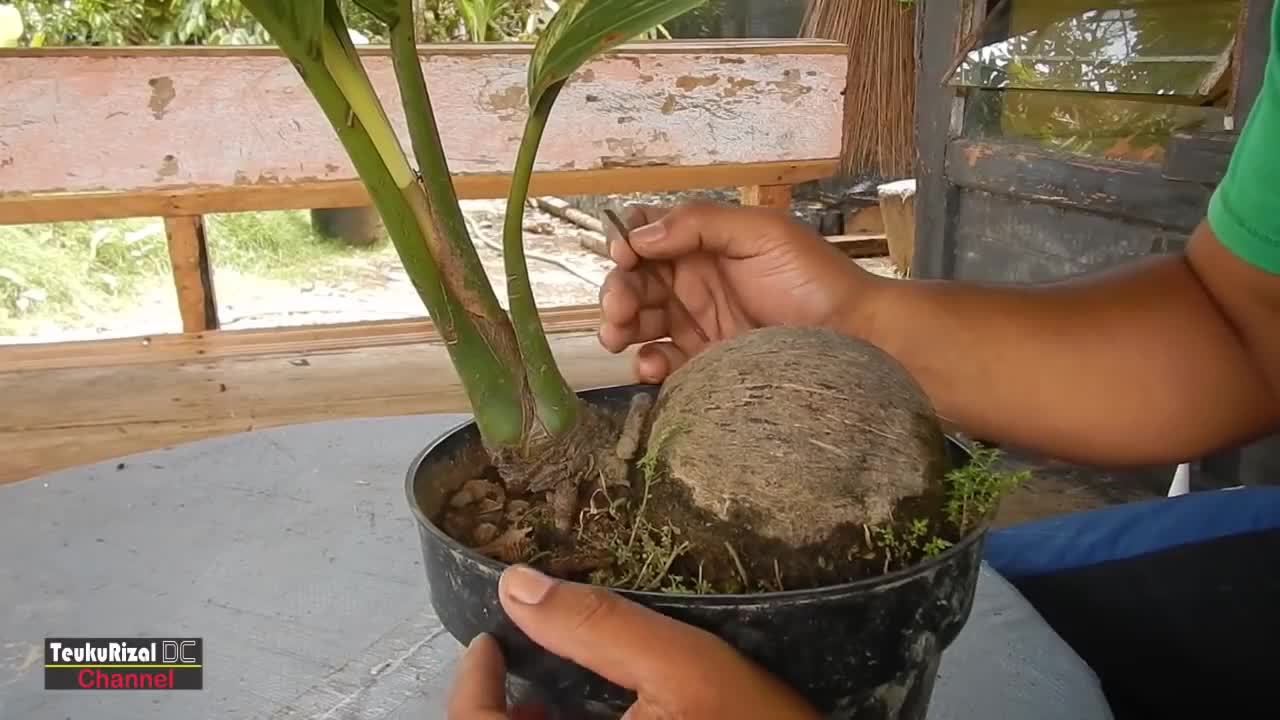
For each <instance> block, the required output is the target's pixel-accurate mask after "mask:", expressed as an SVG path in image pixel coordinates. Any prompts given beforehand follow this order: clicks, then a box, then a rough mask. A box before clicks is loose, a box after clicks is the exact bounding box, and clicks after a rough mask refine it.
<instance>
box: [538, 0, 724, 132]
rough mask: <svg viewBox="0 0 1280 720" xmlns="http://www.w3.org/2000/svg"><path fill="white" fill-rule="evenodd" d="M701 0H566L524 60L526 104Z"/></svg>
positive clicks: (692, 7) (690, 8)
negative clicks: (526, 66) (527, 73)
mask: <svg viewBox="0 0 1280 720" xmlns="http://www.w3.org/2000/svg"><path fill="white" fill-rule="evenodd" d="M705 3H706V0H567V2H565V3H563V4H561V6H560V11H559V12H557V13H556V14H555V17H553V18H552V19H551V22H549V23H547V27H546V28H544V29H543V31H542V35H541V36H539V38H538V43H537V45H536V46H535V48H534V50H533V57H532V58H530V61H529V105H530V106H531V107H537V106H538V101H539V100H540V99H541V98H542V95H543V94H544V93H546V92H547V90H548V89H550V88H551V87H552V86H553V85H556V84H557V83H560V82H563V81H564V80H567V79H568V78H569V76H570V75H572V74H573V73H574V72H576V71H577V69H578V68H579V67H581V66H582V65H583V63H586V62H587V61H588V60H590V59H591V58H593V57H595V56H596V55H599V54H600V53H602V52H605V51H608V50H611V49H613V48H615V47H617V46H618V45H621V44H622V43H624V42H627V41H628V40H631V39H633V38H637V37H640V36H642V35H644V34H646V33H648V32H650V31H651V30H654V29H655V28H657V27H658V26H660V25H662V24H663V23H665V22H667V21H669V20H673V19H675V18H677V17H679V16H680V15H683V14H685V13H686V12H688V11H690V10H693V9H694V8H696V7H700V6H702V5H703V4H705Z"/></svg>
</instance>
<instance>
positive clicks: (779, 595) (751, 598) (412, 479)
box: [405, 385, 988, 606]
mask: <svg viewBox="0 0 1280 720" xmlns="http://www.w3.org/2000/svg"><path fill="white" fill-rule="evenodd" d="M614 387H617V388H624V387H628V386H626V385H619V386H609V387H607V388H591V389H611V388H614ZM588 391H589V390H588ZM579 392H587V391H579ZM474 425H475V418H474V416H473V417H472V418H471V419H469V420H464V421H462V422H460V423H458V424H456V425H454V426H453V427H451V428H449V430H447V431H445V432H444V433H442V434H441V435H440V436H439V437H438V438H436V439H435V440H434V441H432V442H431V443H430V444H429V445H427V446H426V447H425V448H423V449H422V450H421V451H420V452H418V454H417V455H416V456H415V457H414V459H413V462H411V463H410V464H409V470H408V472H407V473H406V475H405V495H406V497H407V499H408V501H409V510H410V512H412V513H413V518H414V521H416V522H417V523H418V525H419V526H420V527H422V528H425V529H426V531H427V532H429V533H430V534H431V535H432V536H434V537H435V538H436V539H437V540H438V541H441V542H443V543H444V545H445V546H446V547H448V548H449V549H450V550H451V551H453V552H455V553H460V554H461V555H463V556H464V557H466V558H467V560H469V561H471V562H473V563H476V564H477V565H481V566H484V567H486V568H488V569H490V570H493V571H494V572H495V573H498V574H501V573H502V572H504V571H505V570H506V569H507V568H510V567H512V566H511V565H509V564H506V563H502V562H498V561H497V560H494V559H493V558H490V557H488V556H485V555H481V554H480V553H478V552H476V551H475V550H473V549H472V548H470V547H467V546H466V545H464V544H462V543H460V542H458V541H457V540H455V539H454V538H452V537H451V536H450V535H449V534H448V533H446V532H445V531H444V530H443V529H442V528H440V527H438V526H437V525H436V524H435V523H434V522H432V521H431V519H430V518H428V517H427V515H426V513H425V512H424V511H423V509H422V506H421V505H419V503H418V497H417V493H415V492H414V486H415V485H416V481H417V477H418V471H419V470H420V469H421V468H422V465H423V463H424V462H426V460H427V458H428V456H430V455H431V453H432V451H434V450H435V449H436V448H437V447H439V446H440V445H441V444H442V443H444V442H445V441H447V440H449V439H450V438H452V437H453V436H454V435H456V434H457V433H459V432H462V431H463V430H466V429H468V428H469V427H471V426H474ZM943 437H944V439H945V440H946V441H947V442H948V443H951V444H953V445H955V446H956V447H958V448H959V449H960V450H962V451H963V452H964V453H965V454H966V455H971V454H972V453H971V451H970V450H969V448H968V447H966V446H965V445H964V443H961V442H960V441H959V440H958V439H956V438H954V437H952V436H951V435H946V434H944V435H943ZM987 525H988V524H987V523H986V522H984V523H982V524H980V525H979V526H978V527H977V528H976V529H975V530H973V531H971V532H970V533H969V534H968V535H966V536H964V537H963V538H961V539H960V540H958V541H956V542H955V543H953V544H952V545H951V547H949V548H947V549H946V550H944V551H942V552H940V553H938V554H937V555H935V556H934V557H932V558H929V559H928V560H925V561H923V562H919V563H916V564H915V565H912V566H910V567H906V568H902V569H899V570H894V571H893V572H890V573H885V574H883V575H876V576H874V577H869V578H862V579H860V580H854V581H852V582H847V583H840V584H838V585H824V586H822V587H816V588H808V589H800V590H783V591H781V592H768V593H732V594H731V593H717V594H708V595H695V594H683V595H682V594H673V593H663V592H653V591H648V590H627V589H624V588H615V587H609V586H603V585H602V586H600V587H604V588H605V589H607V590H610V591H611V592H615V593H618V594H619V595H621V596H623V597H625V598H628V599H631V600H636V601H641V602H643V603H644V604H648V605H654V604H669V603H672V602H679V603H680V604H685V605H688V604H695V605H712V606H714V605H733V606H741V605H760V604H763V603H767V602H772V601H786V600H793V601H794V600H815V599H820V598H823V597H826V596H828V595H844V594H848V593H850V592H856V591H859V590H872V589H884V588H885V586H889V585H896V584H898V583H901V582H906V581H908V580H910V579H912V578H914V577H916V576H918V575H922V574H924V573H925V572H927V571H928V570H930V569H932V568H934V567H936V566H939V565H944V564H946V563H947V562H950V560H951V559H952V558H953V557H955V556H958V555H960V554H961V553H963V552H964V551H965V549H966V548H967V547H968V546H970V545H972V544H973V543H975V542H977V541H978V540H979V539H981V538H982V537H983V535H985V534H986V532H987V529H988V527H987ZM557 580H563V578H557ZM565 582H570V581H565Z"/></svg>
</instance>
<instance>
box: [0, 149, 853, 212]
mask: <svg viewBox="0 0 1280 720" xmlns="http://www.w3.org/2000/svg"><path fill="white" fill-rule="evenodd" d="M839 163H840V161H839V159H838V158H835V157H831V158H826V159H817V160H796V161H787V162H752V163H745V164H741V165H703V166H680V167H677V166H667V167H664V166H655V167H636V168H614V169H609V170H570V171H563V172H542V173H535V174H534V176H533V178H532V180H531V186H530V192H531V193H534V194H538V195H561V196H563V195H591V194H596V193H620V192H658V191H671V190H698V189H705V188H722V187H736V186H737V185H738V184H739V183H741V182H744V181H745V182H750V183H759V184H761V185H792V184H799V183H803V182H808V181H809V180H819V179H822V178H826V177H830V176H831V175H833V174H834V173H835V172H836V170H837V169H838V167H839ZM0 175H3V170H0ZM509 185H510V178H509V176H507V175H503V174H499V173H495V174H491V175H483V174H481V175H459V176H455V177H454V186H455V187H456V188H457V191H458V196H459V197H461V198H463V199H488V198H502V197H506V193H507V187H508V186H509ZM370 202H371V201H370V199H369V193H368V192H367V191H366V190H365V188H364V185H363V184H362V183H361V182H360V181H359V180H333V181H316V182H311V181H306V182H297V183H288V184H282V185H274V186H273V185H249V186H231V187H188V188H166V189H140V190H128V191H107V192H93V193H52V194H39V195H5V194H4V192H3V191H0V225H6V224H19V223H50V222H62V221H65V220H105V219H112V218H129V217H165V216H169V215H209V214H213V213H227V212H249V211H261V210H307V209H310V208H317V207H320V208H325V207H359V206H364V205H368V204H369V203H370Z"/></svg>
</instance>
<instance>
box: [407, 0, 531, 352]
mask: <svg viewBox="0 0 1280 720" xmlns="http://www.w3.org/2000/svg"><path fill="white" fill-rule="evenodd" d="M400 4H401V13H402V14H401V18H402V19H400V20H398V21H397V22H396V23H395V24H394V25H392V26H391V27H390V31H391V57H392V63H393V66H394V68H395V74H396V81H397V83H398V86H399V89H400V99H401V103H402V104H403V106H404V113H405V120H406V122H407V123H408V126H409V139H410V142H411V143H412V145H413V153H414V157H415V158H417V161H418V168H419V170H420V172H421V178H422V186H423V189H424V190H425V191H426V193H427V199H428V201H429V206H430V209H431V214H432V216H433V217H435V218H436V219H437V221H438V222H439V224H440V230H441V234H442V235H443V236H444V239H445V240H446V241H447V242H448V244H449V248H450V251H451V252H450V254H451V255H452V256H453V258H454V260H455V261H456V262H457V263H458V264H459V265H460V266H461V273H462V283H463V287H462V288H461V290H462V291H463V292H464V293H465V295H464V297H463V301H464V303H465V302H466V301H467V299H468V297H470V298H473V299H474V301H475V305H476V307H474V308H473V311H478V312H479V313H480V314H481V315H482V316H483V317H484V318H485V320H486V322H490V323H494V324H495V325H496V326H502V325H509V324H510V320H509V319H508V318H507V314H506V313H505V312H503V310H502V306H501V305H500V304H499V303H498V296H497V295H495V294H494V292H493V286H492V285H490V284H489V278H488V276H487V275H485V270H484V265H483V264H482V263H481V262H480V256H479V254H477V253H476V249H475V245H474V244H473V243H472V242H471V237H470V234H469V233H468V232H467V221H466V219H465V218H464V217H463V215H462V206H461V205H459V204H458V194H457V191H456V189H455V188H454V186H453V175H452V173H450V172H449V162H448V159H447V157H446V156H445V151H444V143H443V141H442V140H441V138H440V128H439V126H437V124H436V116H435V111H434V109H433V108H432V106H431V94H430V92H429V91H428V90H427V81H426V77H425V76H424V75H423V72H422V61H421V59H420V58H419V56H418V48H417V44H416V41H415V35H414V30H413V24H412V17H413V14H412V9H413V8H412V4H413V3H412V0H400ZM441 264H442V265H443V264H444V263H441ZM512 352H513V353H515V352H516V350H515V348H514V347H513V348H512ZM507 359H508V360H510V361H512V362H519V356H518V355H514V354H513V355H512V357H510V358H507Z"/></svg>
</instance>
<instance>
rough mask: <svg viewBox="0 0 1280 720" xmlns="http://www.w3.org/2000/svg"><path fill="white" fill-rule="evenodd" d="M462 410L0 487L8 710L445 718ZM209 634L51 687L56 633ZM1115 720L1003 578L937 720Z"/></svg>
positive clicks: (127, 718)
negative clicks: (445, 463) (408, 487)
mask: <svg viewBox="0 0 1280 720" xmlns="http://www.w3.org/2000/svg"><path fill="white" fill-rule="evenodd" d="M465 419H466V418H465V416H455V415H449V416H442V415H436V416H418V417H399V418H385V419H372V420H343V421H335V422H328V423H318V424H310V425H301V426H295V427H289V428H278V429H273V430H266V431H257V432H253V433H247V434H241V435H234V436H229V437H225V438H219V439H215V440H208V441H202V442H198V443H193V444H189V445H184V446H181V447H177V448H172V449H166V450H160V451H155V452H148V453H143V454H139V455H134V456H130V457H125V458H120V459H118V460H113V461H109V462H104V463H98V464H94V465H89V466H84V467H80V468H75V469H72V470H67V471H63V472H58V473H54V474H51V475H48V476H45V477H42V478H37V479H33V480H28V481H26V482H21V483H16V484H13V485H8V486H4V487H0V718H3V719H4V720H9V719H10V718H12V719H14V720H19V719H21V720H46V719H47V720H151V719H155V720H161V719H163V720H174V719H179V718H180V719H182V720H189V719H190V720H194V719H198V718H234V719H236V720H241V719H243V720H259V719H266V718H270V719H272V720H285V719H290V720H292V719H294V718H324V719H325V720H408V719H410V718H412V719H413V720H440V719H442V718H443V717H444V710H443V699H444V696H445V694H446V692H447V689H448V685H449V683H450V681H451V679H452V670H453V665H454V661H455V660H456V658H457V656H458V652H459V650H460V646H459V645H458V643H457V642H456V641H455V640H454V639H453V638H452V637H451V636H450V635H448V634H447V633H446V632H445V631H444V629H443V628H442V627H441V626H440V623H439V621H438V620H437V618H436V616H435V614H434V612H433V611H432V609H431V605H430V603H429V602H428V598H427V583H426V577H425V574H424V572H423V569H422V560H421V550H420V548H419V546H418V541H417V532H416V530H415V528H414V525H413V521H412V519H411V517H410V515H409V510H408V505H407V502H406V500H405V497H404V475H405V471H406V469H407V466H408V464H409V462H410V461H411V459H412V458H413V457H414V455H416V454H417V453H418V452H419V451H420V450H421V449H422V448H423V447H424V446H425V445H426V444H427V443H429V442H430V441H431V440H432V439H433V438H435V437H437V436H439V435H440V434H441V433H442V432H444V431H445V430H447V429H449V428H450V427H453V426H455V425H457V424H458V423H459V422H461V421H463V420H465ZM56 636H70V637H134V636H151V637H157V636H161V637H166V636H167V637H201V638H203V639H204V689H203V690H201V691H169V692H163V691H149V692H119V691H116V692H110V691H92V692H91V691H46V690H44V685H43V665H44V656H43V640H44V638H45V637H56ZM990 717H1002V718H1012V719H1016V718H1022V717H1026V718H1037V720H1041V719H1048V720H1052V719H1053V718H1063V719H1064V720H1065V719H1066V718H1079V719H1085V720H1091V719H1092V718H1099V719H1101V720H1106V719H1107V718H1109V717H1110V715H1109V714H1108V713H1107V712H1106V710H1105V704H1104V703H1102V700H1101V694H1100V692H1099V691H1098V689H1097V684H1096V681H1095V680H1094V678H1093V676H1092V674H1091V673H1089V672H1088V669H1087V668H1085V667H1083V665H1082V664H1081V663H1080V662H1079V661H1078V659H1076V658H1075V656H1074V655H1072V654H1071V653H1070V651H1069V650H1068V649H1066V648H1065V646H1064V645H1062V643H1061V641H1060V640H1059V639H1057V637H1056V635H1054V634H1053V633H1052V631H1051V630H1049V629H1048V628H1047V627H1046V626H1044V624H1043V622H1041V621H1040V620H1039V617H1038V616H1037V615H1036V614H1035V612H1034V610H1032V609H1030V607H1029V606H1027V605H1026V603H1025V602H1024V601H1023V600H1022V599H1021V597H1020V596H1018V595H1017V593H1016V592H1015V591H1014V590H1013V589H1012V588H1011V587H1009V586H1008V585H1007V583H1004V581H1003V580H1002V579H1000V578H999V577H998V576H996V575H994V573H991V572H989V571H984V574H983V577H982V579H981V581H980V583H979V591H978V598H977V600H976V601H975V608H974V614H973V617H972V619H971V620H970V622H969V625H967V626H966V628H965V631H964V632H963V633H962V634H961V636H960V638H959V639H958V640H957V641H956V643H955V645H953V646H952V648H951V649H949V650H948V651H947V654H946V655H945V656H944V659H943V665H942V669H941V671H940V673H939V679H938V689H937V692H936V694H935V699H934V702H933V704H932V708H931V711H930V720H970V719H974V720H976V719H977V718H984V720H985V719H986V718H990Z"/></svg>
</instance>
